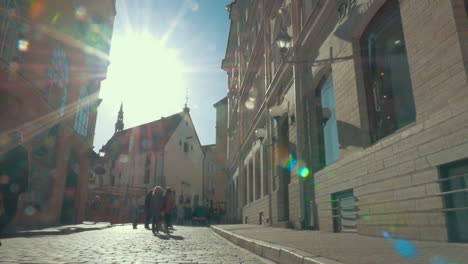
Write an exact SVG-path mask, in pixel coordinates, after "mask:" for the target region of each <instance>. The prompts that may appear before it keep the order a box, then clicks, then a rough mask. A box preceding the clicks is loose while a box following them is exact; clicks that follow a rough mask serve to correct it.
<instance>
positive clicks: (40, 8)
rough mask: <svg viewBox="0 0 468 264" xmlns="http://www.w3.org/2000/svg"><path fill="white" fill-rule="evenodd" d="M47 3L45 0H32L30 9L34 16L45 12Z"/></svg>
mask: <svg viewBox="0 0 468 264" xmlns="http://www.w3.org/2000/svg"><path fill="white" fill-rule="evenodd" d="M44 8H45V3H44V0H34V1H31V9H30V10H29V11H30V13H31V16H32V18H37V17H39V16H40V15H41V14H42V12H44Z"/></svg>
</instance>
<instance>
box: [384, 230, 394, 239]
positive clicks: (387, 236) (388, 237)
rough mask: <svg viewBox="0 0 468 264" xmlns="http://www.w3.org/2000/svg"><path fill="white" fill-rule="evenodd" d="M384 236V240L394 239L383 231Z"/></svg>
mask: <svg viewBox="0 0 468 264" xmlns="http://www.w3.org/2000/svg"><path fill="white" fill-rule="evenodd" d="M382 236H383V237H384V238H387V239H391V238H392V236H391V235H390V234H389V233H388V232H386V231H383V232H382Z"/></svg>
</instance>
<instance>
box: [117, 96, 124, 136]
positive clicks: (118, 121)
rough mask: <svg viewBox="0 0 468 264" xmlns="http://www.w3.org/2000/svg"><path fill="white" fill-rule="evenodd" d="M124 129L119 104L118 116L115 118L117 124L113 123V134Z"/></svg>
mask: <svg viewBox="0 0 468 264" xmlns="http://www.w3.org/2000/svg"><path fill="white" fill-rule="evenodd" d="M123 129H124V123H123V102H122V103H121V104H120V111H119V115H118V116H117V122H116V123H115V133H117V132H120V131H122V130H123Z"/></svg>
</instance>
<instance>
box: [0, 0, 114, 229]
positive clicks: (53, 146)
mask: <svg viewBox="0 0 468 264" xmlns="http://www.w3.org/2000/svg"><path fill="white" fill-rule="evenodd" d="M0 3H1V10H0V21H1V30H0V39H1V40H0V41H1V42H0V68H1V71H0V120H1V122H0V138H1V145H0V169H1V170H2V171H1V173H0V175H1V177H2V180H1V185H2V198H5V197H10V198H11V200H9V201H7V202H6V203H5V206H6V207H11V209H12V212H14V214H13V215H14V216H13V217H14V218H13V219H10V220H12V221H13V222H11V223H10V227H12V228H16V227H28V226H30V227H32V226H49V225H54V224H59V223H62V224H69V223H77V222H81V221H83V219H84V211H85V205H86V191H87V182H88V175H89V162H90V155H89V153H90V152H91V150H92V142H93V138H94V129H95V123H96V114H97V107H98V105H99V103H100V99H99V98H98V96H99V90H100V83H101V81H102V80H104V79H105V78H106V72H107V66H108V63H109V60H108V54H109V49H110V40H111V37H112V30H113V24H114V17H115V1H113V0H105V1H99V2H92V3H91V2H89V1H1V2H0ZM13 153H22V154H19V155H20V156H14V157H13V156H12V155H16V154H13ZM12 157H13V158H12ZM18 160H22V161H23V162H24V164H23V165H21V167H22V168H23V169H25V171H24V172H23V173H22V175H19V174H18V173H17V171H16V170H12V168H14V167H18V163H17V161H18ZM18 178H22V180H21V181H18ZM4 187H5V188H4ZM16 187H18V188H16ZM16 205H17V211H16V210H15V209H16ZM0 217H2V224H3V223H6V222H8V221H9V220H8V221H5V222H4V221H3V220H4V219H3V218H4V217H6V215H1V216H0Z"/></svg>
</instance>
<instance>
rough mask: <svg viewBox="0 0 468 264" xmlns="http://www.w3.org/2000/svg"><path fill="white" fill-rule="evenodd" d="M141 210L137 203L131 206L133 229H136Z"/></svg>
mask: <svg viewBox="0 0 468 264" xmlns="http://www.w3.org/2000/svg"><path fill="white" fill-rule="evenodd" d="M141 213H142V212H141V210H140V208H138V206H137V205H134V206H132V211H131V215H132V223H133V229H137V225H138V221H139V220H140V215H141Z"/></svg>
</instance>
